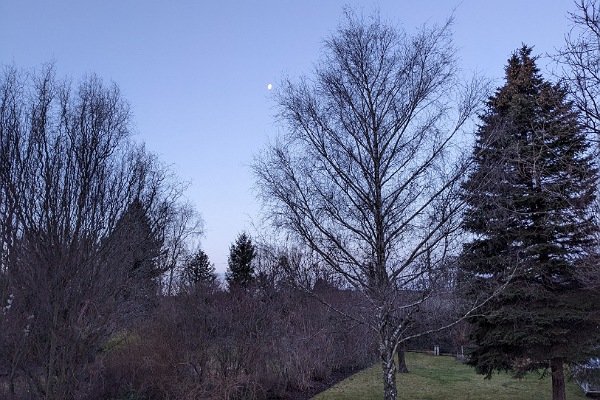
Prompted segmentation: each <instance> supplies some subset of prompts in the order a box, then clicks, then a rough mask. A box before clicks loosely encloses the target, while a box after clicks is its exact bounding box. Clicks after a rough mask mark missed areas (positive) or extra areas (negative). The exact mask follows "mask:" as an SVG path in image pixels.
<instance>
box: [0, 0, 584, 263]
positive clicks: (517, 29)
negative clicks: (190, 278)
mask: <svg viewBox="0 0 600 400" xmlns="http://www.w3.org/2000/svg"><path fill="white" fill-rule="evenodd" d="M344 7H350V8H352V9H354V10H356V11H358V12H362V13H364V14H366V15H369V14H371V13H373V12H375V11H377V12H378V13H379V14H380V16H381V17H382V19H384V20H386V21H388V22H390V23H392V24H394V25H397V26H399V27H402V28H404V29H406V30H407V31H408V32H411V31H414V30H415V29H417V28H418V27H420V26H422V25H423V24H435V23H443V22H444V21H445V20H446V19H447V18H448V17H449V16H450V15H452V14H453V15H454V27H453V31H454V42H455V45H456V47H457V49H458V58H459V60H460V66H461V67H462V68H463V71H464V74H465V75H468V74H472V73H478V74H480V75H483V76H485V77H487V78H489V79H491V80H492V82H493V83H494V84H495V86H498V85H500V84H501V80H502V77H503V69H504V65H505V63H506V60H507V59H508V57H509V56H510V54H511V53H512V52H513V51H514V50H516V49H517V48H519V47H520V46H521V45H522V44H523V43H525V44H528V45H532V46H534V53H536V54H538V55H543V54H546V53H552V52H553V51H554V50H555V49H557V48H558V47H560V46H561V45H562V42H563V38H564V35H565V34H566V33H567V32H568V30H569V27H570V24H569V21H568V18H567V13H568V12H569V11H573V9H574V7H573V2H572V1H570V0H462V1H459V0H456V1H454V0H449V1H447V0H389V1H386V0H369V1H367V0H364V1H356V0H354V1H347V0H345V1H337V0H295V1H292V0H264V1H257V0H243V1H242V0H238V1H233V0H210V1H202V0H195V1H192V0H176V1H175V0H171V1H167V0H161V1H158V0H68V1H67V0H53V1H48V0H36V1H32V0H0V65H2V64H4V65H7V64H8V65H15V66H16V67H18V68H23V69H33V68H39V67H40V66H41V65H42V64H43V63H47V62H54V63H55V66H56V71H57V76H66V77H69V78H71V79H73V80H74V81H77V80H78V79H80V78H81V77H83V76H85V75H87V74H92V73H95V74H97V75H98V76H100V77H101V78H103V79H104V80H106V81H114V82H116V83H117V84H118V85H119V87H120V89H121V93H122V95H123V96H124V98H125V99H127V101H128V102H129V103H130V105H131V108H132V111H133V122H134V125H133V126H134V128H133V131H134V134H135V136H134V139H135V140H137V141H140V142H145V143H146V147H147V149H148V150H150V151H151V152H153V153H155V154H157V155H158V156H159V157H160V159H161V160H162V161H163V162H164V163H166V164H167V165H169V166H170V168H171V169H172V170H173V171H174V172H175V173H176V174H177V175H178V176H179V178H180V179H181V180H182V181H185V182H189V187H188V189H187V191H186V194H185V196H186V197H187V199H188V200H189V202H190V203H192V204H193V205H194V206H195V207H196V209H197V210H198V211H199V212H200V214H201V216H202V219H203V221H204V235H203V237H202V240H201V242H202V248H203V249H204V250H205V251H206V253H207V254H208V256H209V258H210V259H211V260H212V261H213V262H214V263H215V265H216V268H217V271H218V272H223V271H224V270H225V269H226V267H227V255H228V252H229V246H230V244H231V243H232V242H233V241H234V240H235V238H236V236H237V235H238V234H239V233H240V232H242V231H244V230H246V231H248V232H249V233H250V234H251V235H252V234H257V229H262V228H257V227H261V226H264V224H263V223H262V222H261V220H262V215H263V214H262V212H261V207H260V204H259V202H258V200H257V199H256V192H255V183H254V182H255V180H254V177H253V175H252V172H251V168H250V164H251V163H252V160H253V158H254V157H255V156H256V155H257V154H258V153H259V152H260V151H261V149H263V148H264V147H265V146H266V145H267V143H268V142H269V140H270V139H272V138H274V137H275V136H276V135H277V134H278V133H279V132H281V131H282V130H283V129H284V127H283V126H282V125H281V124H280V123H279V122H278V121H277V120H276V118H275V113H276V109H275V103H274V93H275V92H276V90H277V89H278V83H279V82H281V81H282V80H283V79H285V78H290V79H292V80H294V79H298V78H299V77H300V76H302V75H307V76H310V74H311V72H312V71H313V70H314V65H315V64H316V63H317V62H318V60H319V57H320V55H321V52H322V48H323V40H324V39H326V38H327V37H329V36H330V35H332V34H333V33H334V32H335V29H336V27H337V26H338V25H339V23H340V21H341V20H342V16H343V10H344ZM545 64H546V61H545V60H544V59H541V60H540V63H539V65H540V66H542V67H544V65H545ZM543 71H544V69H543ZM269 83H271V84H272V85H273V90H268V89H267V85H268V84H269Z"/></svg>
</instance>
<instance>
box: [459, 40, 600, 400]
mask: <svg viewBox="0 0 600 400" xmlns="http://www.w3.org/2000/svg"><path fill="white" fill-rule="evenodd" d="M481 121H482V123H481V125H480V127H479V129H478V131H477V142H476V145H475V149H474V160H475V168H474V171H473V172H472V173H471V175H470V176H469V178H468V180H467V182H466V184H465V187H464V188H465V192H464V193H465V194H464V197H465V201H466V203H467V212H466V215H465V219H464V228H465V229H466V230H467V231H469V232H470V233H472V234H473V240H472V241H471V242H470V243H468V244H466V245H465V247H464V250H463V254H462V262H461V265H462V268H463V273H464V274H465V275H466V276H471V277H473V278H472V279H473V280H472V284H473V285H472V286H471V291H470V293H469V295H471V296H475V295H481V294H482V293H488V294H489V293H490V292H491V290H493V289H492V288H493V287H497V284H498V282H501V283H505V284H506V287H505V289H504V291H502V292H501V293H500V294H499V295H498V296H495V297H493V298H492V300H491V301H490V302H488V303H486V305H485V308H484V309H483V310H482V311H483V312H482V313H481V314H482V315H478V316H475V317H472V318H471V320H470V322H471V323H472V324H473V334H472V339H473V340H474V342H475V345H476V348H475V350H474V352H473V353H472V354H471V358H470V363H471V364H472V365H474V366H475V367H476V369H477V371H478V372H479V373H483V374H486V375H487V376H488V377H489V376H491V374H492V372H493V371H495V370H511V371H513V372H515V373H516V374H517V375H520V374H524V373H525V372H527V371H531V370H536V369H540V368H547V367H548V366H550V367H551V370H552V386H553V399H555V400H558V399H564V398H565V393H564V376H563V364H564V363H571V362H575V361H578V360H582V359H585V358H586V357H588V356H589V353H588V351H589V350H592V348H591V344H592V343H593V342H594V339H597V336H598V332H597V331H598V329H597V326H596V323H595V322H594V321H593V320H592V318H591V315H590V312H591V311H593V310H594V308H595V307H596V306H595V305H594V300H593V296H592V295H591V291H588V290H587V289H586V286H585V275H586V274H585V272H586V271H587V270H586V265H587V266H589V263H586V260H589V257H590V255H591V254H592V252H593V250H592V246H593V242H594V240H593V236H594V234H595V233H596V232H597V230H598V228H597V226H596V224H595V222H594V220H593V219H592V218H591V216H590V214H591V213H590V206H591V203H592V202H593V200H594V193H595V188H596V182H597V178H598V176H597V169H596V167H595V166H594V163H593V162H592V158H591V155H590V154H589V153H590V152H589V148H590V147H589V143H588V141H587V139H586V136H585V133H584V131H583V129H582V126H581V124H580V122H579V115H578V114H577V112H576V111H575V109H574V107H573V105H572V103H571V102H569V101H568V100H567V95H566V90H565V89H564V88H563V87H561V86H559V85H553V84H551V83H549V82H547V81H545V80H544V79H543V78H542V76H541V74H540V73H539V70H538V68H537V67H536V63H535V58H533V57H532V56H531V48H529V47H526V46H523V47H522V48H521V49H520V50H519V51H517V52H516V53H515V54H514V55H513V56H512V57H511V58H510V59H509V61H508V66H507V67H506V83H505V84H504V86H502V87H500V88H499V89H498V90H497V91H496V93H495V94H494V95H493V96H492V97H491V98H490V99H489V100H488V103H487V111H486V112H485V114H484V115H483V116H482V117H481ZM588 272H589V271H588ZM596 343H597V342H596Z"/></svg>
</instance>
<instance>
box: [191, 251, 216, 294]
mask: <svg viewBox="0 0 600 400" xmlns="http://www.w3.org/2000/svg"><path fill="white" fill-rule="evenodd" d="M184 275H185V280H186V281H187V283H188V284H189V285H191V286H196V285H211V284H213V283H214V282H215V281H216V280H217V274H216V273H215V266H214V265H213V264H212V263H211V262H210V260H209V259H208V255H207V254H206V253H205V252H204V251H202V250H198V251H197V252H196V254H194V255H193V256H192V258H191V259H190V260H189V262H188V263H187V264H186V266H185V271H184Z"/></svg>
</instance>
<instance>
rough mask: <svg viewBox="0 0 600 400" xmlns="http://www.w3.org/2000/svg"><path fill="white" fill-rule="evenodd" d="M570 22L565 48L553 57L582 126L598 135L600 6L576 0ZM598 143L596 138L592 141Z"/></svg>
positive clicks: (595, 3)
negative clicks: (581, 118)
mask: <svg viewBox="0 0 600 400" xmlns="http://www.w3.org/2000/svg"><path fill="white" fill-rule="evenodd" d="M575 8H576V10H575V12H572V13H570V14H569V15H570V18H571V21H572V23H573V26H572V29H571V31H570V32H569V33H568V34H567V35H566V37H565V44H564V47H563V48H562V49H561V50H560V51H559V52H558V54H557V55H556V56H555V57H554V58H555V60H556V61H557V62H558V63H559V65H560V66H561V67H562V73H561V75H562V79H563V80H564V81H565V82H566V83H567V84H568V86H567V87H568V88H569V89H570V92H571V97H572V98H573V100H574V102H575V106H576V107H577V108H578V109H579V111H581V113H582V115H583V116H584V122H585V126H586V127H587V128H588V129H589V130H590V131H591V132H594V133H595V134H596V136H598V135H600V103H599V99H600V5H599V4H598V3H597V1H596V0H576V1H575ZM595 139H596V140H598V139H599V138H595Z"/></svg>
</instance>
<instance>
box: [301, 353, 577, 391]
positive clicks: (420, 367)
mask: <svg viewBox="0 0 600 400" xmlns="http://www.w3.org/2000/svg"><path fill="white" fill-rule="evenodd" d="M406 364H407V366H408V369H409V371H410V373H409V374H399V375H397V379H396V384H397V386H398V398H399V399H402V400H452V399H457V400H492V399H493V400H544V399H551V398H552V396H551V381H550V377H549V376H546V377H545V378H544V379H540V377H539V375H537V374H530V375H529V376H527V377H526V378H525V379H514V378H511V377H510V375H507V374H497V375H494V376H493V377H492V379H484V378H483V376H481V375H477V374H476V373H475V371H474V370H473V369H472V368H471V367H469V366H466V365H463V364H461V363H459V362H457V361H456V360H455V359H454V358H453V357H445V356H437V357H436V356H431V355H427V354H421V353H407V357H406ZM381 398H383V383H382V379H381V367H380V365H379V364H377V365H375V366H374V367H371V368H367V369H365V370H363V371H361V372H359V373H357V374H355V375H352V376H351V377H349V378H348V379H346V380H344V381H342V382H340V383H338V384H337V385H335V386H333V387H332V388H330V389H329V390H327V391H325V392H322V393H320V394H318V395H317V396H315V397H314V398H313V400H341V399H344V400H346V399H347V400H370V399H373V400H375V399H377V400H379V399H381ZM567 399H568V400H575V399H586V397H585V396H584V395H583V392H582V391H581V390H580V389H579V387H578V386H577V385H576V384H575V383H574V382H567Z"/></svg>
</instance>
